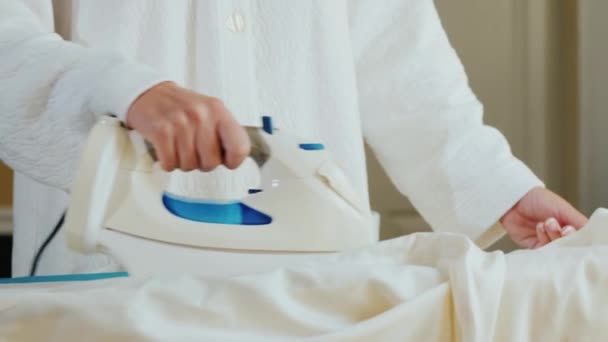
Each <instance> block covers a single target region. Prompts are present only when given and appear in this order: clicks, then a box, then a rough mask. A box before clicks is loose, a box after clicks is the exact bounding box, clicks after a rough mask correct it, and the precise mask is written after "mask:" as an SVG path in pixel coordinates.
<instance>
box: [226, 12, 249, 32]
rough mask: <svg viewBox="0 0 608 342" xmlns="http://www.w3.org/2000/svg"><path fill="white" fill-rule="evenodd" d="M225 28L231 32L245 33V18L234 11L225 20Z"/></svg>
mask: <svg viewBox="0 0 608 342" xmlns="http://www.w3.org/2000/svg"><path fill="white" fill-rule="evenodd" d="M226 27H227V28H228V29H229V30H230V31H232V32H243V31H245V17H244V16H243V14H242V13H241V12H240V11H239V10H235V11H234V12H232V14H231V15H230V16H228V18H226Z"/></svg>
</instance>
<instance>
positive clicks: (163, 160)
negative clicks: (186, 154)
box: [146, 123, 177, 171]
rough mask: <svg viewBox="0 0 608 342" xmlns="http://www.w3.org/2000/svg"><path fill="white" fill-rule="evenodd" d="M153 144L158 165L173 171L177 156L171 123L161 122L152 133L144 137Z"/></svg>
mask: <svg viewBox="0 0 608 342" xmlns="http://www.w3.org/2000/svg"><path fill="white" fill-rule="evenodd" d="M146 138H147V139H148V141H150V143H151V144H152V145H153V146H154V150H155V152H156V156H157V159H158V162H159V164H160V166H161V167H162V168H163V170H165V171H173V170H175V168H176V167H177V156H176V154H175V153H176V152H175V146H174V138H173V130H172V128H171V125H169V124H168V123H163V124H162V125H161V126H160V127H159V128H157V129H156V130H155V132H154V135H152V136H150V137H146Z"/></svg>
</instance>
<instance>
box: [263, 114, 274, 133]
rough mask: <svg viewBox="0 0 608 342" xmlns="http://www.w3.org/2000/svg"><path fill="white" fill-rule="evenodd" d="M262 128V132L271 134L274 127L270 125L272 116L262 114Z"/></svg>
mask: <svg viewBox="0 0 608 342" xmlns="http://www.w3.org/2000/svg"><path fill="white" fill-rule="evenodd" d="M262 128H263V129H264V132H266V133H268V134H272V131H273V129H274V128H273V127H272V117H270V116H262Z"/></svg>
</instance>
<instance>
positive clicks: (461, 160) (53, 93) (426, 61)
mask: <svg viewBox="0 0 608 342" xmlns="http://www.w3.org/2000/svg"><path fill="white" fill-rule="evenodd" d="M24 5H25V6H24ZM53 31H56V32H58V33H59V34H61V36H62V37H63V39H65V40H68V41H71V42H66V41H64V40H62V38H61V37H60V36H59V35H57V34H55V33H53ZM0 60H1V61H2V63H0V115H1V120H0V158H1V159H2V160H4V161H5V162H6V163H8V164H9V165H10V166H11V167H13V168H14V169H15V170H16V171H17V172H18V175H17V178H16V189H15V192H16V195H15V236H14V238H15V245H14V263H13V267H14V274H15V275H23V274H24V273H26V272H27V269H28V268H29V264H30V262H31V259H32V256H33V254H34V252H35V249H36V248H37V247H38V246H39V245H40V244H41V243H42V241H43V240H44V239H45V237H46V236H47V234H48V232H49V231H50V229H51V228H52V226H53V225H54V223H55V221H56V220H57V219H58V217H59V215H60V213H61V211H62V210H63V209H65V207H66V198H67V196H66V195H65V193H63V192H62V191H61V190H59V189H68V188H69V186H70V184H71V181H72V180H73V178H74V175H75V173H76V172H77V165H78V160H79V152H80V148H81V147H82V144H83V142H84V140H85V139H86V136H87V133H88V130H89V129H90V128H91V126H92V125H93V123H94V122H95V118H96V116H98V115H102V114H108V113H109V114H115V115H117V116H118V117H120V118H123V119H124V117H125V115H126V112H127V109H128V107H129V105H130V104H131V103H132V101H133V100H134V99H136V98H137V96H138V95H140V94H141V93H142V92H143V91H144V90H146V89H148V88H149V87H151V86H152V85H154V84H156V83H158V82H160V81H163V80H174V81H176V82H178V83H180V84H182V85H184V86H187V87H189V88H192V89H194V90H196V91H199V92H201V93H204V94H206V95H211V96H216V97H219V98H221V99H223V100H224V102H225V103H226V104H227V106H228V108H229V109H230V110H231V111H232V112H233V113H234V115H235V116H236V118H237V119H238V120H239V121H240V122H241V123H242V124H255V125H257V124H259V117H260V116H261V115H262V114H267V115H271V116H273V118H274V121H275V122H276V124H277V125H278V126H280V127H282V128H284V129H288V130H290V131H293V132H294V133H296V134H298V135H301V136H306V137H310V138H311V139H316V140H320V141H322V142H323V143H325V145H326V146H327V148H328V149H329V150H330V151H331V152H332V154H333V155H334V157H335V158H336V161H337V163H338V164H339V165H341V166H342V167H343V168H344V170H345V171H346V173H347V175H348V176H349V177H350V180H351V181H352V183H353V184H354V185H355V186H356V188H357V189H358V191H359V192H360V193H361V194H362V195H363V196H365V197H366V198H367V182H366V178H367V175H366V168H365V158H364V149H363V138H365V139H366V141H367V142H368V143H369V145H370V146H371V147H372V149H373V150H374V152H375V153H376V155H377V157H378V158H379V160H380V162H381V164H382V165H383V167H384V168H385V169H386V170H387V172H388V174H389V175H390V177H391V179H392V180H393V182H394V183H395V184H396V185H397V187H398V188H399V189H400V190H401V191H402V192H403V193H404V194H405V195H407V196H408V197H409V198H410V199H411V201H412V202H413V203H414V205H415V207H416V208H417V209H418V210H419V211H420V213H421V214H422V215H423V217H424V218H425V219H426V220H427V221H428V222H429V223H430V224H431V226H432V227H433V228H434V229H435V230H440V231H445V230H449V231H455V232H461V233H464V234H466V235H468V236H469V237H471V238H472V239H476V240H479V239H480V238H483V240H484V241H485V242H488V241H493V240H495V239H496V238H497V237H499V236H500V233H501V232H499V231H496V230H492V231H491V232H488V229H489V228H490V227H491V226H492V225H493V224H494V223H496V222H497V220H498V219H499V218H500V216H501V215H502V214H504V213H505V212H506V211H507V210H508V209H509V208H510V207H511V206H512V205H513V204H515V203H516V202H517V201H518V200H519V199H520V198H521V197H522V196H523V195H524V194H525V193H526V192H527V191H529V190H530V189H531V188H532V187H535V186H540V185H542V183H541V182H540V181H539V180H538V179H537V178H536V177H535V176H534V175H533V174H532V173H531V171H530V170H529V169H528V168H527V167H526V166H525V165H523V164H522V163H521V162H520V161H519V160H517V159H516V158H515V157H513V155H512V154H511V152H510V149H509V146H508V144H507V142H506V141H505V139H504V137H503V136H502V135H501V134H500V133H499V132H498V131H497V130H495V129H493V128H491V127H488V126H485V125H484V124H483V123H482V111H483V110H482V106H481V104H480V103H479V102H478V100H477V99H476V97H475V96H474V94H473V93H472V91H471V89H470V87H469V85H468V82H467V78H466V75H465V72H464V69H463V67H462V65H461V63H460V61H459V59H458V57H457V55H456V53H455V51H454V50H453V49H452V47H451V46H450V44H449V42H448V40H447V37H446V35H445V32H444V31H443V29H442V26H441V23H440V21H439V18H438V15H437V13H436V10H435V7H434V5H433V2H432V1H430V0H426V1H421V0H392V1H388V0H387V1H383V2H382V5H381V6H378V2H376V1H371V0H370V1H339V0H337V1H326V0H316V1H312V0H311V1H290V2H286V1H284V0H259V1H247V0H230V1H226V0H222V1H194V0H192V1H185V0H184V1H162V0H130V1H121V0H104V1H81V0H66V1H51V0H24V1H15V0H0ZM175 177H176V179H178V180H177V181H176V182H177V183H179V182H186V183H187V182H189V180H188V178H187V177H188V176H184V175H183V174H179V173H177V174H176V175H175ZM209 177H223V180H222V184H227V185H223V186H224V187H225V188H226V189H227V191H229V190H230V189H231V188H238V187H239V184H237V183H238V179H239V177H232V176H226V174H225V173H223V174H222V173H220V175H215V176H213V175H211V176H209ZM43 184H44V185H43ZM220 190H221V189H220ZM110 264H111V262H110V261H109V260H108V259H107V258H104V257H95V258H83V257H81V256H78V255H75V254H73V253H72V252H70V251H68V250H67V249H66V246H65V242H64V240H63V236H62V235H61V234H60V236H59V238H58V239H56V241H54V242H53V243H52V244H51V246H50V247H49V249H48V250H47V251H46V252H45V256H44V258H43V260H42V263H41V266H40V268H39V269H40V273H69V272H80V271H97V270H103V269H104V268H107V267H109V265H110Z"/></svg>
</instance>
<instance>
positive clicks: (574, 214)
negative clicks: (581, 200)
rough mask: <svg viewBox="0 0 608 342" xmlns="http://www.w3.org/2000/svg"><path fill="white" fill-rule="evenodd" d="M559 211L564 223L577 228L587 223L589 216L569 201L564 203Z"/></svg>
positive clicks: (561, 220)
mask: <svg viewBox="0 0 608 342" xmlns="http://www.w3.org/2000/svg"><path fill="white" fill-rule="evenodd" d="M559 213H560V217H559V219H560V222H561V223H562V224H563V225H568V226H572V227H573V228H575V229H581V228H582V227H584V226H585V225H586V224H587V221H588V219H587V217H586V216H585V215H583V214H582V213H581V212H580V211H578V210H576V209H575V208H574V207H572V206H571V205H570V204H569V203H567V202H565V203H564V204H563V208H562V209H560V211H559Z"/></svg>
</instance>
